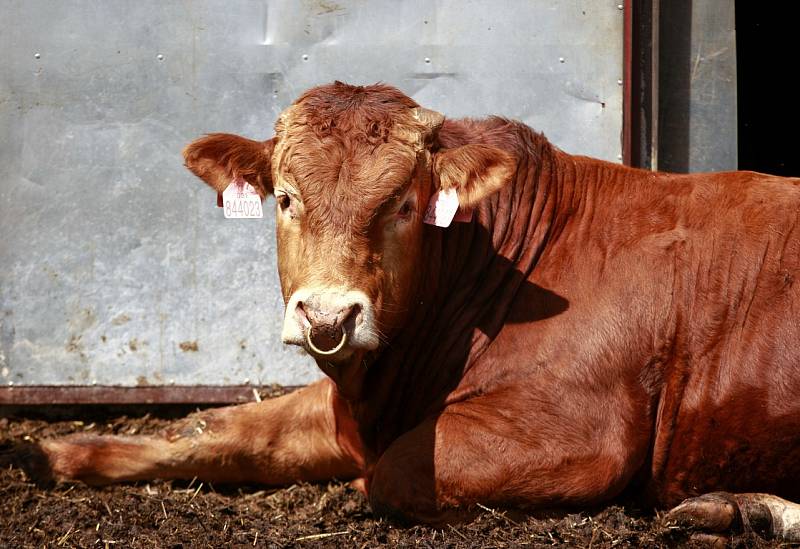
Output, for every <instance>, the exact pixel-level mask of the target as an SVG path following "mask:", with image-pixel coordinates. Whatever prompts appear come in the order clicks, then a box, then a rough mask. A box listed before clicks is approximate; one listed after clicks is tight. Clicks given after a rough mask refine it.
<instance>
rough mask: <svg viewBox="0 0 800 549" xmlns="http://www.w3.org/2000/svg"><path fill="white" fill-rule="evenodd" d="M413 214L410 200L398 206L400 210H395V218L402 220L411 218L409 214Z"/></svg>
mask: <svg viewBox="0 0 800 549" xmlns="http://www.w3.org/2000/svg"><path fill="white" fill-rule="evenodd" d="M413 212H414V205H413V204H412V203H411V201H410V200H407V201H406V202H404V203H403V205H402V206H400V209H399V210H397V216H398V217H400V218H402V219H408V218H409V217H411V214H412V213H413Z"/></svg>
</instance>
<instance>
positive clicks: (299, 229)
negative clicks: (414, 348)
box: [184, 82, 515, 373]
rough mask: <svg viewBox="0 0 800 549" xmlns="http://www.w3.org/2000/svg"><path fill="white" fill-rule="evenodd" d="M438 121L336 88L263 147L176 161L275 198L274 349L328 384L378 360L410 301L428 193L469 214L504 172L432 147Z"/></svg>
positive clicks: (212, 180) (197, 149)
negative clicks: (277, 295)
mask: <svg viewBox="0 0 800 549" xmlns="http://www.w3.org/2000/svg"><path fill="white" fill-rule="evenodd" d="M443 121H444V117H443V116H442V115H441V114H438V113H436V112H433V111H430V110H427V109H424V108H421V107H419V106H418V105H417V104H416V103H415V102H414V101H413V100H411V99H410V98H408V97H407V96H405V95H404V94H402V93H401V92H400V91H398V90H396V89H394V88H391V87H389V86H383V85H375V86H366V87H355V86H349V85H345V84H342V83H339V82H337V83H334V84H331V85H327V86H322V87H319V88H314V89H312V90H310V91H308V92H306V93H305V94H304V95H303V96H302V97H301V98H300V99H298V100H297V101H296V102H295V103H294V104H293V105H292V106H290V107H289V108H288V109H287V110H286V111H284V112H283V113H282V114H281V116H280V118H279V120H278V122H277V123H276V126H275V133H276V135H275V137H273V138H272V139H269V140H267V141H252V140H249V139H245V138H243V137H238V136H234V135H229V134H211V135H208V136H206V137H203V138H201V139H199V140H197V141H195V142H193V143H191V144H190V145H189V146H187V147H186V149H185V150H184V157H185V159H186V166H187V167H188V168H189V169H190V170H191V171H192V172H194V173H195V174H196V175H197V176H198V177H200V178H201V179H203V180H204V181H205V182H206V183H208V184H209V185H211V186H212V187H213V188H214V189H216V190H217V191H218V192H222V191H223V190H224V189H225V188H226V187H227V186H228V184H229V183H230V182H231V181H232V180H234V179H235V178H244V179H245V180H247V181H248V182H249V183H251V184H252V185H253V186H254V187H255V188H256V189H257V190H258V192H259V193H260V194H261V197H262V199H263V198H264V197H266V196H267V195H269V194H273V195H274V196H275V202H276V210H277V211H276V216H277V239H278V270H279V273H280V280H281V287H282V289H283V295H284V301H285V302H286V311H285V318H284V325H283V341H284V342H286V343H290V344H294V345H300V346H303V347H305V348H306V350H307V351H308V352H310V353H311V354H312V355H313V356H314V357H315V358H317V359H318V363H320V366H322V367H323V369H325V370H326V372H328V373H331V372H330V369H332V368H335V366H334V365H336V364H341V363H343V362H345V361H347V362H350V361H352V360H360V359H361V357H362V356H363V355H364V353H366V352H369V351H374V350H376V349H379V348H380V347H381V346H382V345H383V344H384V343H385V342H387V341H388V340H389V339H391V337H392V335H393V334H394V333H395V332H396V331H397V330H398V329H399V327H400V326H401V325H402V323H403V320H404V318H405V317H406V314H407V312H408V310H409V308H410V306H411V304H414V303H415V302H416V301H415V299H414V298H415V293H416V292H418V291H419V290H420V288H419V286H420V284H421V280H420V277H419V276H418V272H419V265H420V263H421V261H422V260H423V259H422V257H421V255H422V254H423V249H424V242H423V239H424V234H425V231H424V229H423V214H424V212H425V209H426V206H427V205H428V202H429V200H430V199H431V197H432V195H433V194H434V192H435V191H436V190H437V189H439V190H447V189H455V191H456V195H457V197H458V202H459V204H460V206H461V207H462V208H471V207H473V206H475V205H476V204H477V203H478V202H480V201H481V200H482V199H484V198H485V197H486V196H488V195H490V194H491V193H493V192H495V191H497V190H499V189H500V187H501V186H502V185H503V184H504V183H505V182H506V181H507V180H508V179H509V178H510V177H511V174H512V173H513V170H514V167H515V163H514V160H513V158H512V157H511V156H510V155H509V154H508V153H506V152H503V151H501V150H499V149H496V148H492V147H487V146H483V145H477V144H463V145H460V146H457V147H454V148H444V147H443V146H442V144H441V142H440V140H439V139H438V138H437V133H438V132H439V130H440V127H441V126H442V124H443ZM430 230H442V229H430ZM320 359H323V360H320Z"/></svg>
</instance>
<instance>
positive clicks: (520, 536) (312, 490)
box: [0, 408, 779, 548]
mask: <svg viewBox="0 0 800 549" xmlns="http://www.w3.org/2000/svg"><path fill="white" fill-rule="evenodd" d="M127 412H128V415H117V414H119V411H117V412H114V411H111V412H109V410H108V409H103V410H99V411H98V410H92V411H87V410H86V409H85V408H84V409H73V410H68V411H67V412H65V413H62V414H61V416H62V417H61V418H59V419H58V420H54V419H53V418H52V417H51V418H50V419H48V420H45V419H36V417H37V413H35V412H27V411H25V410H24V409H23V410H22V411H21V410H20V409H14V410H13V411H11V412H8V411H6V412H5V413H4V415H5V416H6V417H0V444H4V445H6V446H7V445H8V444H9V443H12V442H14V441H22V440H29V441H30V440H38V439H42V438H47V437H52V436H58V435H63V434H68V433H74V432H80V431H85V432H95V433H116V434H138V433H152V432H157V431H159V430H161V429H163V428H164V427H165V426H166V425H167V424H168V423H169V421H170V420H169V419H166V418H164V417H157V416H156V415H152V414H147V413H145V414H143V415H140V414H141V412H143V410H142V411H140V412H137V413H130V411H127ZM157 413H159V414H162V415H163V410H162V411H160V412H157ZM181 413H183V411H181ZM170 414H171V415H175V411H174V410H173V411H172V412H170ZM64 416H68V417H66V418H65V417H64ZM689 534H690V533H689V532H687V531H686V530H684V529H681V528H678V527H675V526H670V525H668V524H664V523H663V521H662V520H661V519H660V517H659V516H658V514H655V513H653V512H652V511H650V510H642V509H636V508H635V507H632V506H629V505H625V504H624V503H623V504H615V505H611V506H609V507H606V508H602V509H595V510H592V511H587V512H582V513H578V514H567V515H561V516H556V517H549V518H542V517H530V516H524V515H518V514H512V513H509V512H503V511H499V510H494V509H490V508H483V509H482V513H481V514H480V515H479V516H478V517H477V518H476V519H475V520H473V521H472V522H469V523H466V524H459V525H455V526H448V527H444V528H431V527H425V526H413V527H402V526H400V525H397V524H392V523H391V522H387V521H385V520H381V519H377V518H375V517H374V516H373V515H372V513H371V512H370V509H369V506H368V505H367V502H366V500H365V498H364V497H363V496H362V495H361V494H360V493H359V492H357V491H355V490H353V489H351V488H350V487H349V486H348V485H347V484H346V483H340V482H331V483H327V484H316V485H314V484H295V485H292V486H289V487H286V488H283V489H278V490H276V489H265V488H263V487H259V486H244V487H230V486H224V487H223V486H213V485H210V484H207V483H202V482H200V481H197V480H195V481H192V482H174V481H173V482H168V481H154V482H149V483H146V482H140V483H135V484H127V485H118V486H107V487H102V488H91V487H88V486H85V485H82V484H61V485H58V486H56V487H51V488H48V489H43V488H40V487H37V486H36V485H35V484H34V483H32V482H30V480H29V479H28V478H26V476H25V474H24V473H23V472H22V471H21V470H19V469H16V468H13V467H7V468H4V469H2V470H0V547H9V548H11V547H13V548H23V547H109V548H123V547H124V548H139V547H141V548H145V547H146V548H153V547H157V548H160V547H169V548H180V547H359V548H362V547H364V548H366V547H453V548H462V547H597V548H601V547H676V546H678V547H681V546H691V545H693V544H692V543H690V542H689V537H688V536H689ZM732 545H733V546H739V547H753V546H761V547H777V546H779V544H776V543H770V544H768V543H764V542H761V541H760V540H758V539H757V538H754V537H752V536H739V537H736V538H734V539H733V540H732Z"/></svg>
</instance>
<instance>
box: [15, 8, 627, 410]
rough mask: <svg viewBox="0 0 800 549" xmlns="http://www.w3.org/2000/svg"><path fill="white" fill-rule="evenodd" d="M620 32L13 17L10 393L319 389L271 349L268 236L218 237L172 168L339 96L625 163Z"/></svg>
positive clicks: (213, 17) (516, 11)
mask: <svg viewBox="0 0 800 549" xmlns="http://www.w3.org/2000/svg"><path fill="white" fill-rule="evenodd" d="M622 23H623V12H622V10H621V9H619V7H618V2H616V1H614V2H609V1H606V0H601V1H596V0H548V1H547V2H544V1H534V2H520V1H503V2H500V1H483V2H475V1H463V0H452V1H435V2H434V1H426V0H406V1H385V2H378V1H375V2H366V1H361V0H348V1H343V0H338V1H333V0H317V1H283V2H281V1H268V2H253V1H244V0H242V1H218V2H212V1H203V2H188V1H187V2H161V1H139V2H128V1H122V0H116V1H107V2H92V3H90V2H79V1H64V2H51V1H47V0H32V1H19V2H11V1H9V2H5V3H4V6H3V17H2V20H0V41H1V42H0V44H1V45H2V47H1V48H0V49H1V50H2V52H3V56H2V57H0V75H2V76H0V234H2V241H0V265H2V268H0V382H1V383H2V384H3V385H13V386H14V387H19V386H36V385H66V386H91V385H93V384H97V385H115V386H130V387H133V386H144V385H150V386H153V385H164V386H171V385H174V386H189V385H210V386H217V385H228V384H243V383H257V384H262V383H272V382H277V383H281V384H299V383H305V382H308V381H310V380H312V379H315V378H316V377H317V376H318V375H319V374H318V373H317V371H316V367H315V366H314V364H313V363H312V362H311V361H310V359H308V358H307V357H305V356H302V355H301V354H299V352H298V351H297V350H296V349H294V348H291V349H287V348H284V347H283V346H282V344H281V342H280V322H281V316H282V301H281V298H280V293H279V289H278V286H277V280H276V272H275V257H274V256H275V244H274V237H273V219H272V217H271V216H270V215H268V216H267V217H266V218H265V219H263V220H236V221H232V220H227V221H226V220H225V219H223V214H222V212H221V210H218V209H217V208H216V206H215V196H214V194H213V192H211V191H210V190H209V189H208V188H206V187H205V186H204V185H202V184H201V183H200V182H199V181H198V180H196V179H195V178H194V177H192V176H191V175H190V174H189V173H188V172H187V171H185V169H184V168H183V167H182V160H181V157H180V150H181V148H182V147H183V146H184V145H185V144H186V143H187V142H189V141H190V140H192V139H193V138H195V137H197V136H199V135H200V134H203V133H205V132H211V131H226V132H233V133H239V134H243V135H246V136H250V137H255V138H262V139H263V138H267V137H269V136H270V135H271V131H272V130H271V128H272V124H273V122H274V120H275V118H276V116H277V114H278V113H279V112H280V111H281V110H282V109H283V108H284V107H286V106H287V105H288V104H289V103H290V102H291V101H292V100H293V99H294V98H296V96H298V94H300V93H301V92H302V91H303V90H305V89H306V88H308V87H310V86H313V85H316V84H320V83H324V82H328V81H331V80H334V79H339V80H344V81H348V82H351V83H372V82H375V81H385V82H388V83H392V84H394V85H396V86H398V87H400V88H401V89H403V90H404V91H405V92H406V93H408V94H409V95H411V96H413V97H414V98H415V99H416V100H417V101H419V102H420V103H422V104H424V105H425V106H428V107H430V108H434V109H437V110H440V111H441V112H443V113H445V114H447V115H449V116H451V117H458V116H482V115H485V114H503V115H505V116H509V117H513V118H517V119H521V120H523V121H525V122H527V123H529V124H530V125H532V126H534V127H535V128H537V129H539V130H542V131H544V132H545V134H546V135H548V137H550V138H551V140H553V141H554V142H555V143H556V144H558V145H559V146H560V147H562V148H563V149H565V150H567V151H570V152H575V153H583V154H589V155H594V156H598V157H601V158H605V159H609V160H613V161H617V160H618V158H619V157H620V156H619V155H620V153H621V150H620V132H621V124H622V87H621V80H620V79H621V78H622V63H623V60H622V55H623V54H622V42H623V40H622V38H623V37H622ZM271 210H272V208H267V212H271ZM9 394H10V393H9V392H8V391H7V392H6V393H4V395H5V396H3V397H2V398H5V399H6V400H8V399H9V398H12V399H13V397H9V396H8V395H9Z"/></svg>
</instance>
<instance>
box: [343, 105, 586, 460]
mask: <svg viewBox="0 0 800 549" xmlns="http://www.w3.org/2000/svg"><path fill="white" fill-rule="evenodd" d="M484 123H485V124H486V125H487V127H486V128H480V129H477V128H474V127H473V126H474V125H476V124H478V123H476V122H464V123H463V124H464V125H465V126H467V127H466V128H465V127H464V126H460V125H458V124H459V122H458V121H456V122H451V123H450V124H451V125H453V127H451V128H448V127H447V125H446V126H445V127H444V128H443V132H444V138H443V141H444V140H447V142H446V143H443V144H444V145H445V146H447V147H448V148H449V147H454V146H459V145H462V144H467V143H482V144H485V145H491V146H495V147H498V148H502V149H504V150H506V151H507V152H509V153H511V154H513V155H514V156H515V157H516V158H517V159H518V169H517V172H516V175H515V177H514V178H513V180H512V181H510V182H509V183H508V185H506V186H505V187H504V188H503V189H502V190H501V191H500V192H499V193H497V194H496V195H494V196H493V197H491V198H488V199H486V200H484V201H483V203H481V204H480V206H479V207H478V208H476V210H475V212H474V218H473V221H472V222H471V223H454V224H453V225H451V226H450V227H448V228H445V229H442V228H439V227H433V226H426V228H425V231H426V232H425V234H424V248H423V255H422V265H420V269H419V273H420V281H421V284H420V287H419V292H418V299H417V300H415V302H414V309H413V310H412V312H411V313H410V317H409V318H408V320H407V322H406V323H405V328H404V329H403V331H402V332H400V333H399V334H398V335H397V336H396V337H394V338H393V339H392V341H391V342H390V343H389V345H388V346H387V347H386V349H385V350H383V352H382V353H381V354H380V356H378V357H376V358H375V360H374V362H373V363H372V364H370V366H369V371H368V373H367V375H366V379H365V383H364V386H363V393H362V397H361V399H358V401H357V402H354V407H355V410H354V411H355V413H356V416H357V420H358V421H359V423H360V424H361V427H362V435H363V436H364V438H365V442H366V443H367V445H368V446H371V447H373V450H376V451H378V452H380V451H382V450H383V449H385V447H386V445H387V444H389V443H390V442H391V441H392V440H393V439H394V438H395V437H396V436H398V435H399V434H400V433H403V432H405V431H406V430H408V429H410V428H412V427H413V426H414V425H416V424H417V423H419V422H420V421H422V420H423V419H424V418H425V417H428V416H431V415H434V414H436V412H437V410H438V409H439V408H440V407H441V405H442V403H443V402H444V400H445V399H446V398H447V396H448V395H449V394H450V393H451V392H452V391H454V390H455V389H456V387H457V385H458V382H459V380H460V379H461V378H462V377H463V374H464V372H465V371H466V370H468V369H469V368H470V367H471V366H472V364H474V362H475V361H476V360H477V359H478V358H479V357H480V355H481V354H482V353H483V351H484V350H485V349H486V348H487V347H488V346H489V344H490V343H491V341H492V340H493V339H494V337H495V336H496V335H497V333H498V332H499V330H500V328H501V327H502V325H503V322H504V320H505V318H506V316H507V314H508V312H509V309H510V307H511V305H512V303H513V300H514V296H515V294H516V292H517V291H518V289H519V287H520V285H521V284H522V283H523V282H524V281H525V280H526V279H527V277H528V276H529V275H530V273H531V271H532V270H533V268H534V267H535V265H536V262H537V260H538V258H539V257H540V255H541V253H542V251H543V250H544V249H545V248H546V246H547V243H548V240H549V239H550V238H552V236H553V234H554V233H556V232H557V231H558V230H559V225H560V222H561V221H560V220H559V218H558V217H557V215H556V212H558V211H559V210H560V209H559V208H558V204H559V202H560V201H562V200H564V198H565V197H566V195H568V194H569V193H570V190H569V189H566V188H564V181H566V180H569V179H570V178H564V177H563V174H564V171H565V170H566V171H569V170H570V169H571V168H570V163H569V162H568V160H567V159H568V157H567V156H566V155H564V154H563V153H560V152H559V151H558V150H557V149H555V148H554V147H553V146H552V145H550V144H549V143H548V142H547V141H546V140H545V139H544V137H542V136H541V135H538V134H535V133H533V132H532V131H531V130H530V129H529V128H527V127H526V126H524V125H522V124H517V123H511V122H508V121H505V120H501V119H490V120H488V121H485V122H484ZM465 129H466V130H468V131H464V130H465ZM448 130H450V133H449V134H448V133H447V132H448ZM567 200H569V199H568V198H567Z"/></svg>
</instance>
